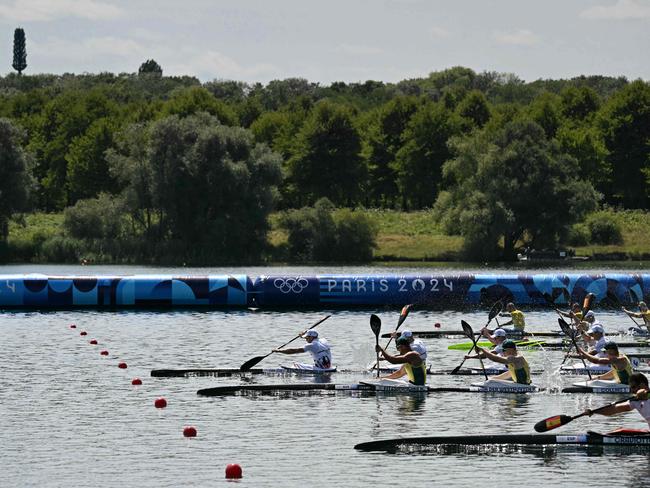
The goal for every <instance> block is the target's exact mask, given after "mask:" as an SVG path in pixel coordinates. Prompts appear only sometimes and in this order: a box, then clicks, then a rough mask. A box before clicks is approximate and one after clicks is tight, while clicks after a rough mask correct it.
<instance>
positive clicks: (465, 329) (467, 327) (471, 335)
mask: <svg viewBox="0 0 650 488" xmlns="http://www.w3.org/2000/svg"><path fill="white" fill-rule="evenodd" d="M460 325H461V326H462V327H463V332H465V335H466V336H467V338H468V339H469V340H470V341H472V348H471V349H470V350H469V353H470V354H472V351H473V350H475V349H476V343H477V342H478V337H476V338H475V337H474V331H473V330H472V326H471V325H469V324H468V323H467V322H465V321H464V320H461V321H460ZM477 352H478V351H477ZM466 360H467V359H466V358H463V360H462V361H461V363H460V364H459V365H458V366H456V367H455V368H454V369H453V370H452V371H451V373H450V374H458V371H460V368H462V367H463V364H465V361H466ZM479 360H480V361H481V368H482V369H483V374H484V375H485V379H486V380H487V379H488V376H487V373H486V372H485V365H484V364H483V360H482V359H480V358H479Z"/></svg>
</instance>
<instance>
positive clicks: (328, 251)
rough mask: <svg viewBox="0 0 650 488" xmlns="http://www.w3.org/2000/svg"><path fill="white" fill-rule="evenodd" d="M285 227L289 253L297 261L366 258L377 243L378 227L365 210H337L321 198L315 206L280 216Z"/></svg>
mask: <svg viewBox="0 0 650 488" xmlns="http://www.w3.org/2000/svg"><path fill="white" fill-rule="evenodd" d="M280 226H281V227H283V228H284V229H286V231H287V233H288V235H289V238H288V245H287V247H288V255H289V258H290V259H293V260H296V261H319V262H367V261H370V260H372V250H373V248H374V247H376V244H375V239H376V236H377V228H376V226H375V225H374V223H373V222H372V221H371V220H370V218H368V217H367V216H366V215H365V214H361V213H355V212H353V211H351V210H348V209H344V210H338V211H335V209H334V206H333V205H332V203H331V202H330V201H329V200H328V199H326V198H321V199H320V200H318V201H317V202H316V204H315V205H314V207H304V208H301V209H300V210H290V211H288V212H286V213H285V214H284V215H283V216H282V217H281V219H280Z"/></svg>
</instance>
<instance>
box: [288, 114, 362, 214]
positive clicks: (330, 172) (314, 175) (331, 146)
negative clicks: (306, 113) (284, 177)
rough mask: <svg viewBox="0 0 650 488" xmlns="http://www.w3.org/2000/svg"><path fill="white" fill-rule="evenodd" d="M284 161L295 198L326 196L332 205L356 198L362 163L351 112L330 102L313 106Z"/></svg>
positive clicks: (344, 203) (308, 200)
mask: <svg viewBox="0 0 650 488" xmlns="http://www.w3.org/2000/svg"><path fill="white" fill-rule="evenodd" d="M295 144H296V147H295V152H294V155H293V157H292V158H291V159H290V160H289V161H288V163H287V165H288V166H287V169H288V173H289V179H290V180H291V183H292V184H293V185H294V189H295V193H296V194H297V198H298V199H299V200H301V202H299V203H303V202H302V200H303V198H304V200H306V202H307V203H311V202H313V201H315V200H317V199H318V198H321V197H327V198H329V199H330V200H331V201H332V202H334V204H336V205H348V206H351V205H352V204H354V203H356V202H358V201H359V200H360V196H361V195H360V193H361V185H362V184H363V182H364V181H365V176H366V166H365V164H364V162H363V160H362V158H361V155H360V152H361V136H360V134H359V131H358V129H357V128H356V127H355V125H354V122H353V113H352V111H351V110H350V109H349V108H347V107H343V106H338V105H334V104H332V103H330V102H325V101H323V102H321V103H319V104H317V105H316V107H315V109H314V111H313V113H312V115H311V116H310V117H309V118H308V119H307V121H306V122H305V124H304V125H303V127H302V129H301V130H300V132H299V133H298V135H297V137H296V142H295Z"/></svg>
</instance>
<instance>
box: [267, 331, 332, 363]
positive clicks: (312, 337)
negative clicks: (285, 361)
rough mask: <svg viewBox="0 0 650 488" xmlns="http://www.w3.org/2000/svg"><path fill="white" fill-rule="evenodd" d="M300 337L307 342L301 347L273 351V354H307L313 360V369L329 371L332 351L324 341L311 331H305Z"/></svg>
mask: <svg viewBox="0 0 650 488" xmlns="http://www.w3.org/2000/svg"><path fill="white" fill-rule="evenodd" d="M300 336H301V337H302V338H303V339H305V340H306V341H307V344H305V345H304V346H303V347H294V348H290V349H273V352H279V353H281V354H300V353H302V352H308V353H309V354H311V357H312V358H313V359H314V367H315V368H318V369H329V368H331V367H332V351H330V346H329V344H328V343H327V341H326V340H325V339H319V338H318V332H316V331H315V330H313V329H310V330H306V331H305V332H303V333H301V334H300Z"/></svg>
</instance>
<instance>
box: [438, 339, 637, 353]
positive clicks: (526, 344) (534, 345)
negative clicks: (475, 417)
mask: <svg viewBox="0 0 650 488" xmlns="http://www.w3.org/2000/svg"><path fill="white" fill-rule="evenodd" d="M515 343H516V344H517V347H518V348H519V349H539V348H545V349H564V348H566V347H569V345H570V344H571V343H570V342H546V341H541V340H540V341H515ZM483 344H484V345H483ZM617 344H618V347H619V349H620V348H627V347H650V342H647V341H639V342H617ZM478 345H479V347H485V348H488V347H492V345H493V344H491V343H490V342H487V341H481V342H479V343H478ZM471 347H472V343H471V342H460V343H458V344H452V345H451V346H447V349H452V350H460V351H469V350H470V348H471Z"/></svg>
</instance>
